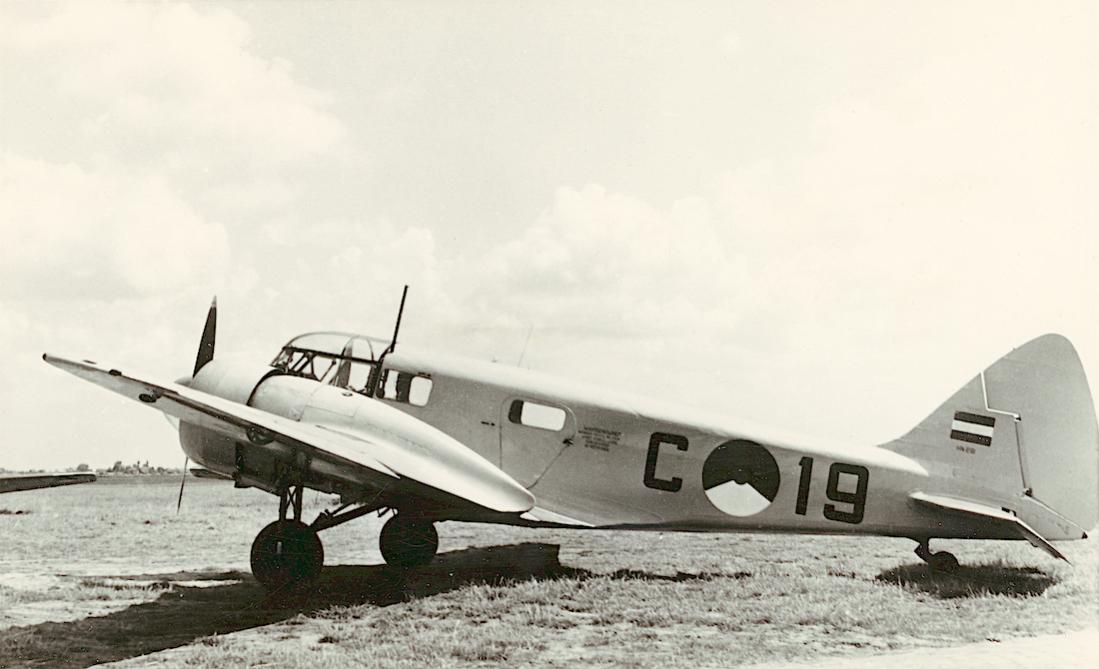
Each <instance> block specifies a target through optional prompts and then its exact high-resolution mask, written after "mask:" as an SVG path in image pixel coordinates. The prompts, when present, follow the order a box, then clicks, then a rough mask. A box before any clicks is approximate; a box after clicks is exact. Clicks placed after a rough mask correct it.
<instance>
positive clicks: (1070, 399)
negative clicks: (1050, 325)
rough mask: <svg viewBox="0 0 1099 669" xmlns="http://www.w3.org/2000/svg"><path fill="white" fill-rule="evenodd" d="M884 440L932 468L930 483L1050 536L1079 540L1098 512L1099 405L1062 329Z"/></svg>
mask: <svg viewBox="0 0 1099 669" xmlns="http://www.w3.org/2000/svg"><path fill="white" fill-rule="evenodd" d="M883 447H884V448H886V449H889V450H891V451H895V452H898V453H901V454H903V455H906V456H908V457H910V458H912V459H914V460H916V461H917V462H919V463H920V464H921V465H923V466H924V467H925V468H926V469H927V470H928V473H929V474H930V480H931V482H932V485H933V486H935V488H934V489H933V490H927V491H924V492H926V493H928V494H932V495H945V496H947V497H950V498H956V499H961V500H970V501H975V502H980V503H983V504H986V505H989V506H991V507H992V508H999V509H1001V510H1003V511H1004V512H1007V513H1009V514H1013V515H1015V516H1016V517H1018V518H1019V519H1020V520H1021V521H1022V522H1023V525H1024V526H1026V527H1027V528H1028V529H1029V528H1030V527H1031V526H1032V527H1033V528H1034V530H1035V531H1037V532H1040V533H1041V535H1042V536H1044V537H1045V538H1048V539H1079V538H1081V537H1082V536H1085V532H1086V530H1089V529H1091V528H1092V527H1094V525H1095V523H1096V520H1097V516H1099V427H1097V425H1096V419H1095V404H1094V402H1093V400H1092V396H1091V392H1090V390H1089V388H1088V383H1087V378H1086V376H1085V375H1084V368H1083V366H1082V365H1081V364H1080V358H1079V356H1078V355H1077V353H1076V350H1075V349H1074V348H1073V347H1072V344H1071V343H1069V341H1068V340H1067V339H1065V338H1064V337H1062V336H1060V335H1056V334H1048V335H1044V336H1041V337H1038V338H1037V339H1034V340H1032V341H1030V342H1028V343H1027V344H1024V345H1023V346H1020V347H1019V348H1016V349H1015V350H1013V351H1011V352H1010V353H1008V354H1007V355H1005V356H1004V357H1003V358H1000V359H999V360H998V361H996V362H995V363H994V364H993V365H992V366H991V367H989V368H988V369H986V370H985V371H983V372H981V373H980V374H978V375H977V376H975V377H974V378H973V379H972V380H971V381H970V382H969V383H967V384H966V385H965V386H964V387H962V389H961V390H959V391H958V392H956V393H954V395H953V396H952V397H951V398H950V399H949V400H947V401H946V403H945V404H943V405H942V406H940V407H939V408H938V409H936V410H935V411H934V412H933V413H932V414H931V415H930V416H928V417H927V418H926V419H925V420H924V421H923V422H921V423H920V424H919V425H917V426H916V427H915V428H914V429H913V430H912V431H910V432H909V433H908V434H906V435H904V436H903V437H901V438H900V439H897V440H896V441H892V442H890V443H888V444H884V445H883Z"/></svg>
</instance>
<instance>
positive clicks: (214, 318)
mask: <svg viewBox="0 0 1099 669" xmlns="http://www.w3.org/2000/svg"><path fill="white" fill-rule="evenodd" d="M217 329H218V298H217V296H216V295H215V296H214V300H213V301H212V302H210V311H208V312H206V327H204V328H202V339H200V340H199V342H198V357H196V358H195V371H194V374H198V370H200V369H202V368H203V367H205V366H206V363H208V362H210V361H211V360H213V359H214V339H215V338H216V337H217Z"/></svg>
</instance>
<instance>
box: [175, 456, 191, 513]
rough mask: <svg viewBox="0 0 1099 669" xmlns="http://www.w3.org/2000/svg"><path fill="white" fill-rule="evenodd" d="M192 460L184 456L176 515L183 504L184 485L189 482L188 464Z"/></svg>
mask: <svg viewBox="0 0 1099 669" xmlns="http://www.w3.org/2000/svg"><path fill="white" fill-rule="evenodd" d="M190 462H191V458H188V457H186V456H184V458H183V478H181V479H180V480H179V499H177V500H176V515H177V516H178V515H179V508H180V507H181V506H183V486H184V485H186V484H187V465H188V463H190Z"/></svg>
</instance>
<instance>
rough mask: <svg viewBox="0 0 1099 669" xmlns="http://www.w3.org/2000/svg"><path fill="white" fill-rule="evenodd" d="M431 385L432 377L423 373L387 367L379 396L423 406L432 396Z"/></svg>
mask: <svg viewBox="0 0 1099 669" xmlns="http://www.w3.org/2000/svg"><path fill="white" fill-rule="evenodd" d="M431 386H432V383H431V379H430V378H429V377H427V376H424V375H422V374H413V373H412V372H402V371H400V370H397V369H387V370H385V372H383V376H382V386H381V388H380V389H379V390H378V397H380V398H381V399H385V400H390V401H393V402H403V403H405V404H411V405H412V406H417V407H422V406H426V405H427V400H428V398H429V397H430V396H431Z"/></svg>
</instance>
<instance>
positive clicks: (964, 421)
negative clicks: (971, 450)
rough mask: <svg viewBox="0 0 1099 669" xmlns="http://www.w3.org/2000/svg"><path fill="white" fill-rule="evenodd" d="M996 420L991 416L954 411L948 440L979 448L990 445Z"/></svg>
mask: <svg viewBox="0 0 1099 669" xmlns="http://www.w3.org/2000/svg"><path fill="white" fill-rule="evenodd" d="M995 425H996V419H995V418H993V417H992V416H982V415H981V414H975V413H969V412H967V411H955V412H954V421H953V422H952V423H951V424H950V438H951V439H955V440H957V441H964V442H968V443H970V444H980V445H981V446H991V445H992V432H993V429H994V427H995Z"/></svg>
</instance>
